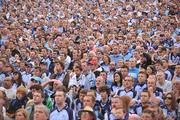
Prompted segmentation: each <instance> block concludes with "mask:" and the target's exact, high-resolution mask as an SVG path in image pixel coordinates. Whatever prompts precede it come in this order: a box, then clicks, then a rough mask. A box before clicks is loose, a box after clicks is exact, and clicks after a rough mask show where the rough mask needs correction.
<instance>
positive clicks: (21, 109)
mask: <svg viewBox="0 0 180 120" xmlns="http://www.w3.org/2000/svg"><path fill="white" fill-rule="evenodd" d="M18 112H21V113H22V114H23V116H24V118H25V119H24V120H28V114H27V111H26V110H25V109H24V108H20V109H18V110H17V111H16V113H15V116H16V115H17V113H18Z"/></svg>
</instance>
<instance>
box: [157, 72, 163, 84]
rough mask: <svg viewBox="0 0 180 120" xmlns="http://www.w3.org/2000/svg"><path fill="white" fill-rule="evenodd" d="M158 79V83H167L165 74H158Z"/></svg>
mask: <svg viewBox="0 0 180 120" xmlns="http://www.w3.org/2000/svg"><path fill="white" fill-rule="evenodd" d="M156 78H157V81H158V82H164V81H165V75H164V73H163V72H157V74H156Z"/></svg>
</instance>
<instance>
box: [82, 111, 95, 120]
mask: <svg viewBox="0 0 180 120" xmlns="http://www.w3.org/2000/svg"><path fill="white" fill-rule="evenodd" d="M80 118H81V120H94V117H93V116H92V115H91V114H90V113H89V112H82V113H81V116H80Z"/></svg>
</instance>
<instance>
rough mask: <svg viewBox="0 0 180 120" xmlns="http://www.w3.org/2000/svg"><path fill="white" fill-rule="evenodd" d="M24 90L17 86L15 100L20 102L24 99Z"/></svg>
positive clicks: (22, 87)
mask: <svg viewBox="0 0 180 120" xmlns="http://www.w3.org/2000/svg"><path fill="white" fill-rule="evenodd" d="M26 92H27V90H26V88H25V87H24V86H19V87H18V88H17V90H16V97H17V99H19V100H21V99H23V98H24V96H26Z"/></svg>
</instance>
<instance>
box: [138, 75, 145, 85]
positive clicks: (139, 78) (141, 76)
mask: <svg viewBox="0 0 180 120" xmlns="http://www.w3.org/2000/svg"><path fill="white" fill-rule="evenodd" d="M145 80H146V77H145V75H144V74H138V82H139V83H140V84H141V83H144V82H145Z"/></svg>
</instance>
